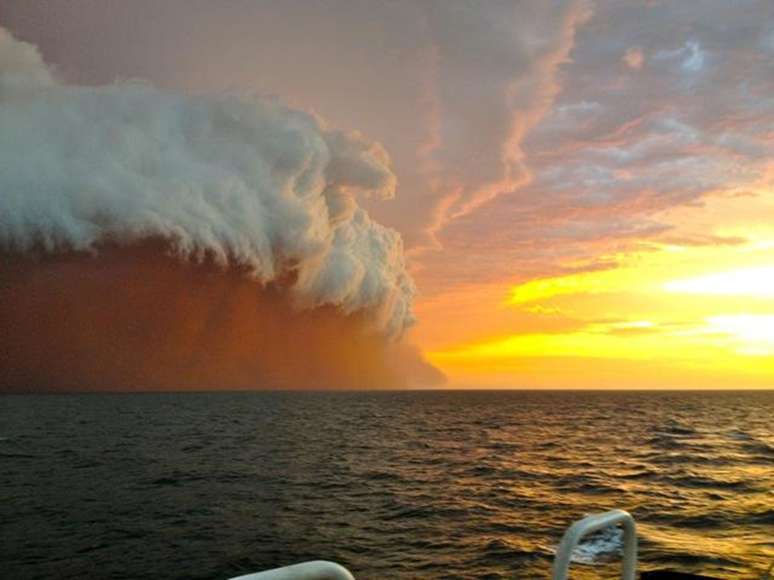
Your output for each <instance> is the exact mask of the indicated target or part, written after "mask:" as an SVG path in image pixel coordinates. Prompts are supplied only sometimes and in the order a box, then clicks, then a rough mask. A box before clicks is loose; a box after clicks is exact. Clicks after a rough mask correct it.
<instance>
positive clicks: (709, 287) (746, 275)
mask: <svg viewBox="0 0 774 580" xmlns="http://www.w3.org/2000/svg"><path fill="white" fill-rule="evenodd" d="M664 290H666V291H668V292H675V293H682V294H708V295H716V296H753V297H757V298H774V266H764V267H759V268H744V269H739V270H730V271H728V272H720V273H717V274H710V275H707V276H699V277H698V278H688V279H684V280H674V281H672V282H668V283H666V284H664Z"/></svg>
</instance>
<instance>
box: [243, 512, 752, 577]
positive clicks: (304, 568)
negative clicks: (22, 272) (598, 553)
mask: <svg viewBox="0 0 774 580" xmlns="http://www.w3.org/2000/svg"><path fill="white" fill-rule="evenodd" d="M617 524H621V525H622V526H623V530H624V549H623V574H622V576H621V577H622V579H623V580H634V576H635V574H636V572H637V528H636V525H635V523H634V518H632V516H631V515H630V514H629V512H625V511H624V510H612V511H609V512H605V513H603V514H593V515H590V516H588V517H585V518H583V519H582V520H578V521H577V522H575V523H574V524H572V525H571V526H570V527H569V528H568V529H567V531H566V532H565V533H564V536H563V537H562V541H561V542H560V543H559V547H558V548H557V550H556V556H555V558H554V573H553V576H552V578H553V580H567V573H568V572H569V568H570V560H571V558H572V552H573V550H574V549H575V548H576V546H577V545H578V544H579V543H580V541H581V539H583V537H584V536H587V535H588V534H592V533H594V532H596V531H598V530H601V529H603V528H607V527H608V526H615V525H617ZM765 577H766V576H764V578H765ZM231 580H355V577H354V576H353V575H352V574H351V573H350V572H349V570H347V569H346V568H344V567H343V566H340V565H339V564H336V563H335V562H328V561H325V560H315V561H313V562H303V563H301V564H293V565H292V566H285V567H283V568H275V569H274V570H266V571H265V572H256V573H254V574H246V575H244V576H237V577H235V578H231Z"/></svg>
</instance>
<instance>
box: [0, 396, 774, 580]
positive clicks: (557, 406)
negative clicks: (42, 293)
mask: <svg viewBox="0 0 774 580" xmlns="http://www.w3.org/2000/svg"><path fill="white" fill-rule="evenodd" d="M772 421H774V392H772V391H768V392H758V393H753V392H740V393H717V392H715V393H601V392H597V393H572V392H514V391H511V392H402V393H219V394H147V395H137V394H134V395H72V396H69V395H67V396H65V395H56V396H6V397H2V398H0V438H1V439H0V466H1V467H2V469H0V493H1V494H2V497H0V526H1V528H0V529H1V530H2V534H1V535H0V576H1V577H2V578H7V579H15V578H165V579H174V578H228V577H229V576H233V575H237V574H240V573H247V572H250V571H257V570H260V569H265V568H268V567H273V566H278V565H283V564H288V563H292V562H296V561H299V560H305V559H312V558H326V559H333V560H337V561H339V562H341V563H343V564H345V565H346V566H348V567H349V568H350V569H351V570H352V571H353V572H354V573H355V575H356V577H357V578H358V579H359V580H361V579H369V578H370V579H377V578H382V579H387V578H407V579H408V578H411V579H421V578H546V577H548V575H549V569H550V564H551V559H552V550H553V547H554V546H555V545H556V543H557V542H558V540H559V538H560V537H561V534H562V532H563V530H564V528H565V526H566V525H568V524H569V523H570V522H571V521H572V520H573V519H576V518H579V517H581V516H583V515H584V514H586V513H589V512H593V511H597V510H604V509H608V508H613V507H620V508H624V509H627V510H629V511H631V512H632V513H633V514H634V516H635V518H636V519H637V521H638V523H639V532H640V539H641V569H651V568H657V567H673V568H678V569H682V570H685V571H694V572H704V573H709V574H715V575H717V576H719V577H722V578H758V577H759V576H760V574H761V572H762V570H763V569H765V568H766V567H767V566H768V564H769V563H770V562H771V561H772V560H774V532H773V531H774V493H773V492H772V490H774V431H773V429H772ZM619 545H620V538H619V537H617V536H616V535H615V534H605V535H604V536H601V537H597V538H593V539H592V540H591V541H590V542H589V543H587V544H585V545H584V547H583V551H582V552H581V553H579V554H578V557H579V559H580V560H583V561H585V562H587V563H586V564H576V565H575V566H574V569H577V570H578V574H577V575H576V576H575V577H578V578H598V577H602V578H610V577H615V575H616V571H617V569H618V563H617V557H616V554H615V551H616V547H617V546H619Z"/></svg>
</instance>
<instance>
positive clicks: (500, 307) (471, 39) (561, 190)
mask: <svg viewBox="0 0 774 580" xmlns="http://www.w3.org/2000/svg"><path fill="white" fill-rule="evenodd" d="M0 26H3V27H4V28H6V29H7V30H8V31H10V32H11V33H12V34H13V35H14V36H15V37H16V38H18V39H19V40H22V41H25V42H28V43H31V44H34V45H36V46H37V47H38V49H39V50H40V53H41V55H42V57H43V60H45V61H46V62H47V63H49V64H50V65H52V66H53V68H54V71H55V73H56V74H57V75H58V77H59V78H61V79H64V80H66V81H67V82H71V83H77V84H82V85H101V84H108V83H112V82H114V81H116V80H126V79H144V80H147V81H149V82H151V83H153V84H154V85H156V86H159V87H162V88H167V89H174V90H181V91H185V92H189V93H197V94H198V93H204V92H206V93H213V92H215V93H223V92H239V93H258V94H261V95H273V96H274V95H276V96H277V97H278V98H279V99H281V100H282V101H283V102H287V103H289V104H290V105H291V106H294V107H298V108H301V109H303V110H306V111H310V112H313V113H314V114H315V115H319V116H320V117H321V118H322V119H324V122H325V123H328V124H330V125H331V126H335V127H338V128H342V129H346V130H357V131H359V132H361V133H362V134H363V135H365V136H367V137H368V138H369V139H373V140H374V141H377V142H379V143H381V144H382V146H383V147H384V149H385V150H386V151H387V153H388V154H389V156H390V159H391V165H392V169H393V171H394V173H395V176H396V177H397V189H396V193H395V196H394V198H392V199H382V198H381V197H379V196H371V197H369V198H365V199H362V200H361V201H360V203H361V204H362V205H363V206H365V207H366V208H367V210H368V212H369V213H370V214H371V216H372V217H373V218H374V219H376V220H377V221H379V222H381V223H383V224H385V225H387V226H389V227H392V228H395V229H396V230H397V231H398V232H399V233H400V234H401V235H402V237H403V240H404V243H405V247H406V250H407V255H408V260H409V268H410V271H411V273H412V275H413V277H414V279H415V282H416V285H417V287H418V291H419V294H418V296H417V299H416V302H415V312H416V317H417V322H416V324H415V325H414V327H413V328H412V330H411V331H410V336H409V338H410V340H411V341H412V342H413V343H415V344H416V345H417V346H418V347H419V348H420V349H421V350H422V351H423V352H424V353H425V356H426V358H427V359H428V360H429V361H430V362H431V363H432V364H434V365H435V366H437V367H438V368H439V369H441V370H442V371H443V372H444V373H445V374H446V375H447V377H448V379H449V386H451V387H524V388H531V387H541V388H548V387H550V388H575V387H582V388H772V387H774V3H773V2H771V1H769V0H760V1H750V0H737V1H734V2H729V1H726V0H705V1H696V2H684V1H679V0H675V1H672V2H669V1H666V0H664V1H660V0H651V1H644V0H643V1H634V0H631V1H623V2H622V1H620V0H609V1H606V0H597V1H588V2H585V1H572V0H568V1H559V0H556V1H543V0H535V1H525V2H516V1H495V0H492V1H490V2H472V1H470V2H466V1H452V2H447V3H443V2H435V3H434V2H427V3H425V2H417V1H412V0H398V1H395V2H382V1H377V0H368V1H365V0H364V1H358V2H347V1H343V0H320V1H311V0H310V1H305V0H304V1H301V0H289V1H276V2H271V1H267V2H263V1H247V0H240V1H234V2H207V1H204V0H165V1H164V2H159V1H158V0H133V1H132V2H124V1H119V0H105V1H101V2H94V1H93V0H69V1H67V2H50V1H44V0H3V1H2V3H0ZM2 58H3V55H2V54H0V60H1V59H2Z"/></svg>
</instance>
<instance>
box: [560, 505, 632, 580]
mask: <svg viewBox="0 0 774 580" xmlns="http://www.w3.org/2000/svg"><path fill="white" fill-rule="evenodd" d="M616 524H621V525H622V526H623V529H624V550H623V574H622V576H621V577H622V578H623V580H634V575H635V574H636V572H637V528H636V526H635V524H634V518H632V516H631V515H630V514H629V512H625V511H624V510H612V511H609V512H605V513H603V514H593V515H590V516H588V517H585V518H583V519H582V520H579V521H577V522H575V523H574V524H573V525H571V526H570V527H569V528H568V529H567V531H566V532H565V533H564V537H563V538H562V541H561V543H560V544H559V547H558V548H557V550H556V557H555V558H554V574H553V576H552V578H553V580H567V572H568V571H569V568H570V559H571V558H572V552H573V550H574V549H575V547H576V546H577V545H578V543H579V542H580V540H581V539H582V538H583V537H584V536H586V535H588V534H592V533H594V532H596V531H597V530H601V529H603V528H606V527H608V526H614V525H616Z"/></svg>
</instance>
